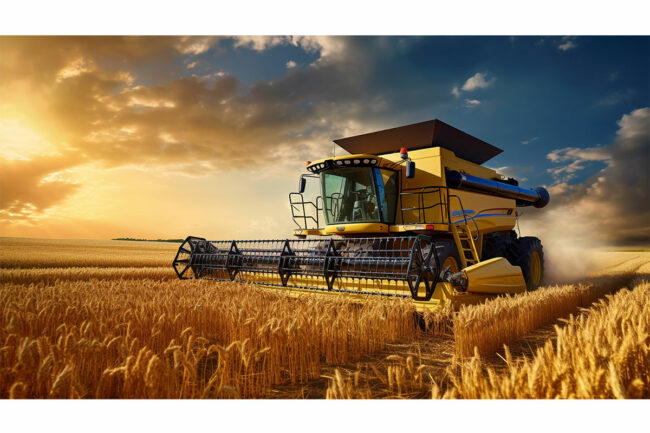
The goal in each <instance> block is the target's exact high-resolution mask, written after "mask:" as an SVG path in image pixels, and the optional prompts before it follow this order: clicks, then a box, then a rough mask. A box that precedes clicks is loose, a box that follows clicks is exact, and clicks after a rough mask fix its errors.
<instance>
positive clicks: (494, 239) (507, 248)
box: [481, 236, 516, 265]
mask: <svg viewBox="0 0 650 433" xmlns="http://www.w3.org/2000/svg"><path fill="white" fill-rule="evenodd" d="M514 242H516V239H513V238H511V237H508V236H486V237H485V238H483V249H482V254H481V260H488V259H493V258H495V257H505V258H506V259H507V260H508V261H509V262H510V264H511V265H515V258H516V256H514V255H513V254H512V253H513V243H514Z"/></svg>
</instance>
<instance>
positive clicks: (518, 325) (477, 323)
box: [454, 274, 632, 357]
mask: <svg viewBox="0 0 650 433" xmlns="http://www.w3.org/2000/svg"><path fill="white" fill-rule="evenodd" d="M631 279H632V274H621V275H617V276H612V277H602V278H600V279H599V280H597V281H596V282H594V283H590V284H575V285H568V286H554V287H544V288H540V289H539V290H537V291H534V292H526V293H523V294H520V295H517V296H513V297H499V298H495V299H492V300H489V301H487V302H485V303H483V304H480V305H468V306H462V307H461V308H460V310H459V311H458V314H457V315H456V316H455V317H454V336H455V341H456V355H458V356H459V357H468V356H472V355H473V354H474V351H475V348H476V350H478V352H479V354H481V355H490V354H493V353H494V352H496V351H497V350H498V349H500V348H501V347H503V345H504V344H510V343H512V342H514V341H516V340H517V339H519V338H521V337H523V336H524V335H526V334H528V333H530V332H531V331H532V330H534V329H537V328H539V327H541V326H544V325H549V324H551V323H553V322H555V321H556V320H557V319H558V318H561V317H565V316H568V315H569V314H572V313H576V312H577V311H578V310H579V309H580V308H582V307H587V306H589V305H590V304H591V303H593V302H594V301H595V300H597V299H599V298H602V297H603V296H604V295H605V294H607V293H610V292H611V291H612V290H614V289H618V288H620V287H622V285H624V284H625V283H626V282H627V281H629V280H631Z"/></svg>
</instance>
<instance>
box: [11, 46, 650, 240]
mask: <svg viewBox="0 0 650 433" xmlns="http://www.w3.org/2000/svg"><path fill="white" fill-rule="evenodd" d="M649 77H650V38H648V37H580V36H577V37H576V36H555V37H550V36H546V37H533V36H528V37H476V36H471V37H470V36H468V37H452V36H444V37H436V36H433V37H423V36H420V37H411V36H409V37H396V36H385V37H347V36H250V37H249V36H235V37H224V36H220V37H208V36H200V37H79V36H75V37H63V36H60V37H46V36H44V37H0V236H19V237H48V238H115V237H137V238H181V237H185V236H186V235H190V234H191V235H196V236H203V237H207V238H211V239H219V238H226V239H231V238H237V239H242V238H243V239H247V238H248V239H251V238H252V239H254V238H284V237H290V235H291V230H292V229H293V228H294V225H293V222H292V221H291V218H290V211H289V205H288V193H289V192H292V191H295V190H296V189H297V179H298V177H299V175H300V174H301V173H303V172H304V167H305V162H306V161H308V160H315V159H319V158H322V157H326V156H330V155H332V154H333V153H334V152H337V154H341V153H343V151H342V150H341V149H340V148H338V149H337V148H335V145H334V144H333V143H332V140H333V139H336V138H341V137H345V136H350V135H355V134H360V133H365V132H370V131H375V130H379V129H384V128H390V127H395V126H400V125H404V124H409V123H414V122H419V121H424V120H429V119H434V118H438V119H440V120H442V121H444V122H447V123H449V124H451V125H453V126H455V127H457V128H459V129H461V130H464V131H466V132H468V133H470V134H472V135H474V136H476V137H478V138H480V139H482V140H484V141H487V142H488V143H490V144H493V145H495V146H497V147H499V148H501V149H503V150H504V152H503V153H502V154H500V155H499V156H497V157H495V158H494V159H492V160H490V161H488V162H487V163H486V165H488V166H489V167H491V168H495V169H498V170H499V171H500V172H501V173H503V174H506V175H509V176H513V177H515V178H517V179H519V181H520V184H521V185H523V186H526V187H531V188H532V187H536V186H545V187H546V188H548V189H549V191H550V193H551V204H549V206H547V208H545V209H543V210H526V211H525V212H524V213H525V215H522V218H521V220H522V223H524V224H527V228H528V229H529V230H530V231H531V232H532V233H535V232H536V230H541V227H542V225H543V224H544V221H549V219H551V218H552V221H553V223H554V224H560V225H571V226H580V227H581V229H582V230H584V231H585V233H588V236H590V237H592V238H593V239H597V240H598V241H599V242H601V243H606V244H612V245H614V244H615V245H649V244H650V209H649V208H650V199H649V190H650V181H649V179H648V171H649V167H648V165H649V161H650V155H649V149H650V108H649V107H650V79H649Z"/></svg>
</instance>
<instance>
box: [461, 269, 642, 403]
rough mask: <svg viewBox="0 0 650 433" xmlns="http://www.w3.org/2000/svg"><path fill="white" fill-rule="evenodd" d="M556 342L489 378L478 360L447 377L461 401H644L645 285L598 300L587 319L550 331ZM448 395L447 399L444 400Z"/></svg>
mask: <svg viewBox="0 0 650 433" xmlns="http://www.w3.org/2000/svg"><path fill="white" fill-rule="evenodd" d="M556 332H557V340H556V341H555V343H553V342H550V341H549V342H547V343H546V344H545V345H544V346H543V347H542V348H540V349H538V351H537V353H536V355H535V357H534V358H533V359H532V360H528V359H523V360H518V361H515V360H513V359H512V358H511V357H510V354H509V352H508V351H506V361H507V363H508V368H507V370H506V371H504V372H503V373H501V374H499V373H495V371H494V370H492V369H490V368H487V369H486V368H485V366H484V365H483V364H482V362H481V359H480V357H478V356H475V357H473V358H472V359H471V360H470V361H469V362H466V363H464V364H462V365H461V366H459V371H458V372H457V373H456V374H455V375H454V376H453V377H452V382H453V383H454V385H455V389H453V390H451V391H450V392H449V394H452V395H453V394H457V395H458V396H459V397H461V398H648V397H650V285H649V284H648V283H647V282H645V281H644V282H642V283H640V284H639V285H638V286H636V287H635V288H634V290H632V291H630V290H627V289H625V290H622V291H620V292H618V293H617V294H615V295H613V296H607V300H601V301H600V302H598V303H597V304H596V305H595V306H594V307H593V308H592V309H591V310H590V311H589V314H588V315H581V316H579V317H578V318H575V317H573V316H571V318H570V319H569V320H568V322H567V324H566V326H564V327H563V328H560V327H558V326H556ZM449 394H448V395H449Z"/></svg>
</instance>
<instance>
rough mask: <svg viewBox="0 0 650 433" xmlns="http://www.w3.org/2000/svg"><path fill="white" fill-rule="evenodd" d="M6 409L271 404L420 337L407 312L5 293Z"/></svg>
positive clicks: (11, 288) (111, 288)
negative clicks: (183, 402) (281, 387)
mask: <svg viewBox="0 0 650 433" xmlns="http://www.w3.org/2000/svg"><path fill="white" fill-rule="evenodd" d="M0 311H1V312H2V315H1V316H0V344H1V345H2V347H1V348H0V397H3V398H6V397H31V398H46V397H53V398H55V397H61V398H93V397H110V398H118V397H119V398H199V397H263V396H267V395H268V393H269V392H270V389H271V388H272V387H273V386H274V385H277V384H283V383H301V382H304V381H306V380H309V379H313V378H317V377H319V375H320V368H321V363H330V364H331V363H345V362H348V361H351V360H355V359H358V358H359V357H361V356H362V355H364V354H368V353H372V352H374V351H376V350H378V349H381V348H382V347H383V346H384V345H385V344H386V343H387V342H390V341H393V340H396V339H398V338H401V337H405V336H413V335H415V332H417V330H416V326H415V322H414V320H413V313H414V310H413V306H412V304H410V303H409V302H401V301H397V302H396V301H394V300H382V299H372V300H368V301H367V302H364V303H362V304H359V303H354V302H351V301H350V300H345V299H331V298H328V297H327V298H326V297H322V296H313V295H303V296H301V297H300V299H295V298H293V297H290V296H287V295H284V294H281V293H277V292H271V291H268V290H264V289H259V288H254V287H244V286H242V285H240V284H234V283H226V284H215V283H212V282H204V281H189V282H187V281H185V282H179V281H173V282H171V281H170V282H160V281H156V280H139V281H127V280H124V281H110V280H91V281H58V282H56V283H55V284H53V285H46V284H31V285H29V286H26V285H16V284H4V285H2V286H0Z"/></svg>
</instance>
